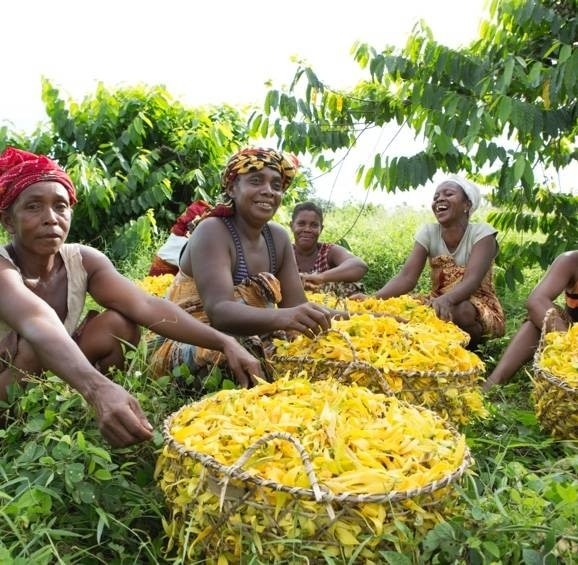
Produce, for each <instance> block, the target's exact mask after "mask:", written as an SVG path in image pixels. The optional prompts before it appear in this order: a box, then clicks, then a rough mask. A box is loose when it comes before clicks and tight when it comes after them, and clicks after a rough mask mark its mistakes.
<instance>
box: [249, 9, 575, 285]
mask: <svg viewBox="0 0 578 565" xmlns="http://www.w3.org/2000/svg"><path fill="white" fill-rule="evenodd" d="M576 12H577V11H576V3H575V0H541V1H540V0H502V1H499V0H494V1H493V2H492V3H491V5H490V6H489V17H488V19H487V20H486V21H484V22H483V24H482V26H481V32H480V37H479V39H478V40H476V41H475V42H474V43H472V44H471V45H470V46H468V47H467V48H463V49H458V50H456V49H450V48H448V47H446V46H444V45H442V44H441V43H439V42H437V41H436V40H435V39H434V38H433V36H432V33H431V31H430V30H429V29H428V27H427V26H426V25H425V24H424V23H420V24H419V25H418V26H416V28H415V29H414V32H413V33H412V35H411V36H410V38H409V39H408V41H407V44H406V45H405V47H403V48H402V49H396V48H394V47H387V48H385V49H384V50H382V51H377V50H376V49H374V48H372V47H370V46H369V45H367V44H363V43H360V44H357V45H356V46H354V57H355V60H356V61H357V62H358V63H359V65H360V66H361V67H362V68H364V69H367V70H368V72H369V77H368V78H367V79H366V80H363V81H361V82H360V83H359V84H357V85H356V86H355V88H353V89H352V90H351V91H349V92H337V91H335V90H332V89H331V88H329V87H328V86H327V85H325V84H323V82H322V81H321V80H320V79H319V77H318V76H317V74H316V73H315V72H314V71H313V69H311V68H310V67H308V66H305V65H302V64H301V65H299V66H298V68H297V70H296V72H295V76H294V78H293V81H292V83H291V85H290V86H289V88H287V89H286V90H281V91H280V90H270V91H269V92H268V93H267V96H266V98H265V104H264V109H263V111H262V112H258V113H255V114H254V115H253V116H252V117H251V121H250V128H251V133H253V134H257V133H259V134H261V135H263V136H266V135H275V136H277V137H278V138H279V140H282V141H281V143H282V146H283V147H284V148H285V149H287V150H290V151H294V152H302V153H305V152H308V153H310V154H312V155H313V156H314V157H315V159H316V164H317V166H318V167H319V168H321V169H327V168H329V167H331V166H332V164H333V162H332V160H331V159H330V158H328V156H327V152H328V151H336V150H339V149H344V148H349V147H351V146H353V145H354V144H355V143H356V140H357V138H358V137H359V136H360V135H362V134H363V133H364V132H365V131H367V130H368V129H371V128H375V127H377V126H383V125H386V124H390V123H397V124H399V125H400V126H401V125H407V126H408V127H409V128H411V129H412V130H413V131H414V132H415V133H416V135H417V136H421V137H422V138H423V140H424V147H423V149H422V150H421V151H419V152H418V153H416V154H414V155H412V156H410V157H406V156H400V157H384V156H383V154H381V153H377V154H376V155H374V156H373V158H372V159H371V160H370V161H369V163H365V164H361V165H360V166H359V168H358V181H361V182H362V183H363V186H364V187H365V188H366V189H381V190H386V191H393V190H395V189H400V190H408V189H411V188H415V187H417V186H419V185H422V184H424V183H425V182H427V181H428V180H430V179H431V178H432V177H433V175H434V174H435V173H436V171H437V170H443V171H446V172H465V173H466V174H467V175H468V176H470V177H473V178H474V179H477V180H479V181H481V182H483V183H484V184H491V185H492V186H494V187H495V188H494V189H493V191H492V193H491V200H492V202H493V204H494V205H495V206H496V207H497V209H498V210H499V211H496V212H493V213H492V214H491V215H490V217H489V220H490V221H491V222H492V223H493V224H494V225H495V226H496V227H498V228H499V229H502V230H508V229H516V230H518V231H520V232H522V233H527V234H530V236H529V239H530V241H529V242H528V241H524V242H520V243H511V244H509V245H507V246H504V248H503V249H502V253H501V255H500V261H501V263H502V265H504V267H505V270H504V272H505V276H506V282H507V283H508V284H509V285H510V286H512V287H513V286H514V285H515V282H516V281H521V280H522V267H523V266H524V265H534V264H536V263H538V264H540V265H541V266H542V267H545V266H546V265H547V264H549V263H550V262H551V261H552V259H553V258H554V257H555V256H556V255H557V254H558V253H560V252H561V251H563V250H565V249H567V248H573V247H575V241H576V240H578V223H577V222H576V221H575V218H576V216H577V214H578V198H576V197H575V196H573V195H572V194H570V193H568V192H562V191H561V190H560V188H562V187H559V186H556V182H555V179H556V177H555V176H553V177H549V176H547V175H546V174H545V173H544V171H547V170H554V171H559V170H560V169H562V168H564V167H566V166H567V165H569V164H570V163H572V161H573V160H574V159H575V158H576V156H577V151H576V145H575V140H576V135H577V132H578V126H577V115H578V106H577V96H576V95H577V88H576V85H577V76H578V48H577V45H578V43H577V32H576V26H577V18H576ZM564 188H566V189H568V188H570V187H564ZM540 233H541V234H543V235H539V234H540ZM538 240H543V242H541V243H538Z"/></svg>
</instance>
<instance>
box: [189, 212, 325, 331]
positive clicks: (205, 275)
mask: <svg viewBox="0 0 578 565" xmlns="http://www.w3.org/2000/svg"><path fill="white" fill-rule="evenodd" d="M271 228H272V233H273V238H274V243H275V248H276V253H277V260H278V264H279V271H278V273H276V276H277V278H278V279H279V281H280V283H281V289H282V301H281V303H280V304H279V308H258V307H253V306H248V305H246V304H242V303H239V302H237V301H236V300H235V299H234V294H233V289H234V285H233V277H232V274H231V273H232V272H233V269H234V261H235V250H234V246H233V245H232V241H231V236H230V234H229V233H228V231H227V229H226V228H225V226H224V225H223V224H222V222H221V221H220V220H219V219H217V218H208V219H207V220H204V221H203V222H201V223H200V224H199V225H198V226H197V228H196V229H195V231H194V232H193V234H192V235H191V238H190V240H189V243H188V244H187V247H186V248H185V250H184V252H183V256H182V257H181V268H182V269H183V271H184V272H185V273H186V274H188V275H190V276H194V278H195V282H196V284H197V288H198V290H199V294H200V296H201V298H202V300H203V305H204V307H205V311H206V312H207V315H208V316H209V318H210V320H211V323H212V324H213V325H214V326H215V327H216V328H219V329H220V330H222V331H227V332H229V333H232V334H234V335H254V334H265V333H269V332H272V331H275V330H288V331H297V332H301V333H305V334H317V333H319V332H321V331H323V330H326V329H328V328H329V326H330V323H331V315H330V312H329V310H328V309H327V308H324V307H322V306H318V305H317V304H312V303H309V302H307V300H306V298H305V293H304V291H303V286H302V285H301V282H300V279H299V273H298V272H297V265H296V263H295V258H294V256H293V250H292V248H291V243H290V241H289V237H288V235H287V233H286V231H285V230H284V229H283V228H281V227H280V226H278V225H276V224H271ZM268 270H269V260H268V256H267V254H266V253H264V252H260V253H255V254H254V256H253V264H252V265H251V271H252V272H264V271H268Z"/></svg>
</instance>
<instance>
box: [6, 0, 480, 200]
mask: <svg viewBox="0 0 578 565" xmlns="http://www.w3.org/2000/svg"><path fill="white" fill-rule="evenodd" d="M485 13H486V11H485V8H484V0H435V1H432V0H402V1H396V2H393V1H391V0H354V1H353V2H336V1H335V0H317V1H315V0H292V1H291V2H284V3H280V2H274V3H273V2H259V1H253V2H239V1H236V2H233V1H230V0H197V1H193V0H162V1H152V0H140V1H135V0H99V1H98V2H87V1H86V0H84V1H83V0H50V1H47V0H29V1H28V2H15V1H11V2H5V3H3V5H2V24H3V25H2V45H3V49H2V51H3V54H2V58H1V66H2V71H3V73H2V74H3V81H2V88H0V125H2V124H6V123H9V124H10V125H11V126H12V127H14V128H16V129H18V130H24V131H30V130H31V129H32V128H33V127H34V126H35V125H36V124H37V123H38V122H39V121H43V120H45V119H46V115H45V113H44V107H43V104H42V102H41V98H40V96H41V94H40V78H41V76H45V77H47V78H48V79H50V80H51V81H52V83H53V84H54V85H55V86H56V87H58V88H59V89H60V90H61V94H62V95H64V96H65V97H71V98H73V99H75V100H78V101H80V100H81V99H82V98H84V96H86V95H88V94H92V93H93V92H94V89H95V86H96V84H97V83H98V82H103V83H105V85H106V86H108V87H117V86H121V85H131V84H137V83H146V84H151V85H152V84H164V85H165V86H166V87H167V89H168V90H169V92H171V94H172V95H173V96H175V97H176V98H178V99H180V100H182V101H183V102H184V103H186V104H189V105H192V106H195V105H204V104H218V103H221V102H226V103H229V104H233V105H242V104H261V103H262V101H263V99H264V96H265V93H266V92H267V87H266V86H265V83H266V82H267V81H271V82H272V83H273V85H274V86H276V87H280V86H281V85H285V84H288V83H289V81H290V80H291V78H292V77H293V72H294V70H295V68H296V66H295V63H294V62H293V59H294V58H296V57H298V58H300V59H304V60H306V61H308V62H309V63H311V64H312V66H313V68H314V69H315V71H316V72H317V74H318V75H319V76H320V78H321V79H322V80H323V81H324V82H325V83H326V84H328V85H330V86H333V87H336V88H342V87H348V86H352V85H354V84H355V83H356V82H357V81H358V80H359V78H360V77H361V76H362V74H361V71H360V70H359V68H358V66H357V65H356V63H355V62H354V61H353V59H352V56H351V54H350V50H351V46H352V45H353V43H354V42H355V41H357V40H360V41H364V42H367V43H369V44H370V45H372V46H374V47H376V48H382V47H383V46H385V45H398V46H399V45H403V43H404V42H405V40H406V39H407V37H408V35H409V33H410V32H411V29H412V27H413V26H414V25H415V23H416V22H417V21H419V20H420V19H423V20H424V21H425V22H426V23H427V24H428V25H429V26H430V27H431V28H432V31H433V33H434V36H435V37H436V39H437V40H438V41H440V42H442V43H445V44H446V45H448V46H452V47H457V46H460V45H466V44H468V43H469V42H470V41H471V40H472V39H474V38H475V37H477V31H478V27H479V24H480V21H481V19H482V16H483V15H484V14H485ZM384 142H385V143H386V142H387V140H383V139H380V140H379V143H384ZM398 143H399V141H398ZM372 149H373V148H369V150H372ZM394 154H395V153H394ZM353 160H354V159H351V160H350V162H351V167H350V168H351V169H352V170H353V165H354V163H353V162H352V161H353ZM355 164H357V163H355ZM348 166H349V165H348ZM351 174H352V172H351V171H349V172H346V171H345V170H343V171H342V172H341V173H339V176H338V177H336V178H337V182H336V180H335V179H333V180H332V181H328V179H323V181H321V180H320V183H322V184H325V185H326V186H325V189H324V190H327V186H329V185H328V183H329V182H330V184H331V185H332V186H335V185H338V186H337V192H338V194H339V196H338V199H339V200H344V199H346V198H348V194H349V192H351V194H354V193H359V190H360V189H359V188H357V189H356V188H355V187H354V186H353V181H352V180H351ZM334 194H335V190H334Z"/></svg>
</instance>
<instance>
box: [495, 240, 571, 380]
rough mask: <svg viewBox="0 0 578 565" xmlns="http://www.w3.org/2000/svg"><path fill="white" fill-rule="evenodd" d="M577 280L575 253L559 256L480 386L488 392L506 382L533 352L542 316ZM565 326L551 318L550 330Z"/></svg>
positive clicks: (561, 320) (560, 319) (537, 339)
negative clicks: (526, 316)
mask: <svg viewBox="0 0 578 565" xmlns="http://www.w3.org/2000/svg"><path fill="white" fill-rule="evenodd" d="M577 277H578V251H569V252H567V253H562V255H559V256H558V257H557V258H556V259H555V260H554V262H553V263H552V265H551V266H550V268H549V269H548V271H547V272H546V274H545V275H544V277H543V278H542V280H541V281H540V282H539V283H538V284H537V285H536V287H535V288H534V290H533V291H532V292H531V293H530V296H529V297H528V300H527V301H526V308H527V309H528V318H529V319H528V320H526V321H525V322H523V323H522V325H521V326H520V328H519V329H518V331H517V332H516V334H515V335H514V337H513V338H512V340H511V341H510V343H509V344H508V347H507V348H506V350H505V351H504V353H503V355H502V357H501V358H500V361H499V363H498V364H497V365H496V367H495V368H494V370H493V371H492V374H491V375H490V376H489V377H488V378H487V380H486V382H485V383H484V389H485V390H488V389H489V388H490V387H492V386H493V385H496V384H503V383H506V382H508V381H509V380H510V379H511V378H512V377H513V376H514V375H515V374H516V372H517V371H518V370H519V369H520V368H521V367H522V366H523V365H524V364H525V363H527V362H528V361H530V360H531V359H532V357H533V355H534V354H535V352H536V348H537V346H538V342H539V340H540V334H541V331H542V325H543V322H544V317H545V316H546V312H548V310H549V309H550V308H553V307H554V300H556V298H557V297H558V296H560V295H561V294H562V293H563V292H564V291H565V289H566V288H572V287H573V286H574V285H575V284H576V280H577ZM567 328H568V324H567V322H566V321H565V320H563V319H562V318H561V317H560V316H553V317H552V319H551V326H550V328H549V329H550V330H552V331H566V330H567Z"/></svg>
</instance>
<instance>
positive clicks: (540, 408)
mask: <svg viewBox="0 0 578 565" xmlns="http://www.w3.org/2000/svg"><path fill="white" fill-rule="evenodd" d="M534 373H535V374H534V379H533V390H532V398H533V400H534V406H535V410H536V415H537V417H538V420H539V421H540V424H541V425H542V427H543V428H544V429H546V430H548V431H550V433H551V434H552V435H553V436H555V437H559V438H564V439H578V410H577V408H576V407H577V406H578V324H574V325H572V326H570V328H569V329H568V331H567V332H549V333H545V334H544V336H543V340H542V342H541V344H540V348H539V350H538V352H537V355H536V364H535V371H534Z"/></svg>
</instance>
